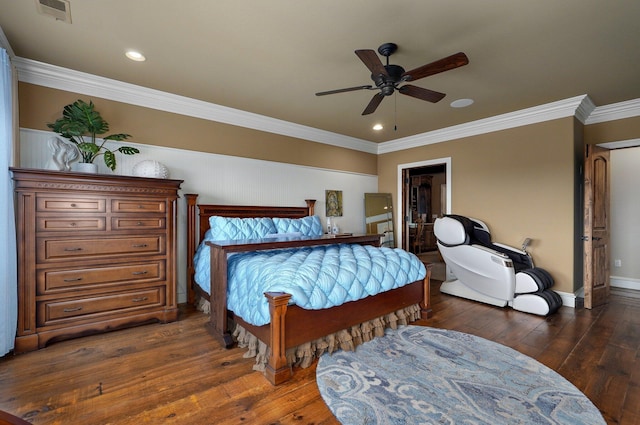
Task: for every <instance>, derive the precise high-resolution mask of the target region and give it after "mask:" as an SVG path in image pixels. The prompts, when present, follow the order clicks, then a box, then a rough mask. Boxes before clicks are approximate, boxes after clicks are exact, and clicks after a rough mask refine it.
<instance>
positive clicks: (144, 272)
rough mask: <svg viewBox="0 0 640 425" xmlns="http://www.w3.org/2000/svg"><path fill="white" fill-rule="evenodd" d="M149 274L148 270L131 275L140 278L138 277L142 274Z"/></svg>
mask: <svg viewBox="0 0 640 425" xmlns="http://www.w3.org/2000/svg"><path fill="white" fill-rule="evenodd" d="M147 273H148V272H147V271H146V270H143V271H141V272H133V273H131V274H132V275H134V276H138V275H141V274H147Z"/></svg>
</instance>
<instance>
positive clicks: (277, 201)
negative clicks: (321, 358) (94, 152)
mask: <svg viewBox="0 0 640 425" xmlns="http://www.w3.org/2000/svg"><path fill="white" fill-rule="evenodd" d="M51 137H55V133H51V132H47V131H40V130H31V129H21V130H20V166H21V167H25V168H45V166H46V164H47V162H48V161H49V158H50V156H51V153H50V151H49V148H48V144H47V141H48V140H49V138H51ZM123 144H124V145H127V146H134V147H137V148H138V149H140V154H137V155H132V156H127V155H122V154H117V161H118V166H117V168H116V171H115V172H112V171H111V170H109V169H108V168H106V166H105V165H104V162H102V159H101V158H98V160H97V161H96V163H97V164H98V172H99V173H105V174H111V173H113V174H118V175H132V170H133V167H134V166H135V165H136V164H137V163H138V162H140V161H143V160H146V159H154V160H156V161H159V162H161V163H163V164H165V165H166V166H167V167H168V168H169V171H170V176H169V178H172V179H179V180H184V183H183V184H182V190H181V193H198V194H199V195H200V196H199V198H198V200H199V201H200V202H201V203H208V204H214V203H215V204H236V205H299V206H304V205H305V203H304V200H305V199H316V200H317V203H316V215H318V216H319V217H320V218H321V220H322V222H323V223H325V190H341V191H342V200H343V212H344V216H343V217H338V218H335V219H334V220H335V221H336V222H337V224H338V226H339V227H340V231H341V232H353V233H363V232H364V231H365V224H364V194H365V193H373V192H377V191H378V177H377V176H373V175H366V174H358V173H349V172H344V171H335V170H327V169H320V168H314V167H305V166H299V165H292V164H285V163H279V162H271V161H261V160H255V159H247V158H239V157H233V156H225V155H216V154H210V153H203V152H195V151H188V150H181V149H174V148H165V147H159V146H151V145H140V144H135V143H123ZM118 145H119V144H118V143H115V142H114V143H110V144H109V146H111V147H113V146H115V147H117V146H118ZM178 253H179V255H178V302H186V261H187V259H186V205H185V203H184V198H181V199H180V202H179V204H178Z"/></svg>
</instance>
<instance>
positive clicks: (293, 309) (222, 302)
mask: <svg viewBox="0 0 640 425" xmlns="http://www.w3.org/2000/svg"><path fill="white" fill-rule="evenodd" d="M185 197H186V200H187V208H188V211H187V255H188V258H187V273H188V279H187V296H188V301H189V303H194V302H195V296H196V293H197V294H198V295H200V296H201V297H203V298H205V299H207V300H209V302H210V305H211V319H210V323H209V324H210V327H211V330H212V331H213V333H214V335H216V336H218V337H220V338H221V339H222V341H223V342H224V344H225V346H227V347H231V346H232V345H233V340H232V337H231V333H230V330H229V329H228V321H229V319H233V320H234V321H235V322H236V323H238V324H240V325H241V326H243V327H244V328H245V329H246V330H247V331H249V332H250V333H252V334H253V335H255V336H256V337H257V338H258V339H259V340H261V341H262V342H264V343H265V344H266V345H267V346H268V347H269V348H270V354H269V358H268V362H267V365H266V368H265V376H266V377H267V379H268V380H269V382H271V383H272V384H273V385H278V384H280V383H282V382H284V381H286V380H287V379H289V378H290V377H291V375H292V370H291V367H290V365H289V364H288V363H287V359H286V355H285V353H286V350H287V349H289V348H292V347H296V346H298V345H301V344H303V343H306V342H309V341H313V340H315V339H318V338H321V337H324V336H326V335H329V334H332V333H335V332H338V331H340V330H343V329H348V328H350V327H351V326H355V325H358V324H360V323H364V322H366V321H368V320H372V319H375V318H377V317H381V316H384V315H386V314H389V313H393V312H395V311H397V310H400V309H403V308H406V307H409V306H411V305H414V304H419V305H420V316H421V318H422V319H427V318H429V317H431V314H432V312H431V306H430V300H429V279H430V275H431V268H430V267H429V266H427V275H426V276H425V278H424V279H423V280H419V281H416V282H413V283H411V284H409V285H405V286H403V287H401V288H398V289H394V290H391V291H387V292H385V293H382V294H379V295H376V296H371V297H367V298H364V299H362V300H358V301H352V302H348V303H346V304H343V305H341V306H337V307H333V308H330V309H323V310H305V309H302V308H300V307H297V306H295V305H288V303H289V299H290V298H291V295H290V294H286V293H266V294H265V296H266V297H267V300H268V302H269V311H270V315H271V322H270V323H269V324H267V325H264V326H254V325H251V324H249V323H247V322H245V321H244V320H243V319H242V318H241V317H239V316H235V315H234V314H233V312H232V311H228V310H227V308H226V284H227V282H226V280H227V254H228V253H229V252H242V251H253V250H261V249H275V248H287V247H294V246H310V245H326V244H331V243H336V238H332V237H330V236H328V235H325V236H323V237H319V238H309V239H304V240H297V241H286V242H282V241H276V240H274V239H264V240H262V241H251V242H250V243H249V242H248V241H239V242H237V241H236V242H234V241H228V242H224V243H215V244H212V243H210V242H208V244H209V246H210V247H211V268H212V270H211V293H212V296H211V297H209V295H208V294H207V293H205V292H204V291H202V290H201V289H200V287H199V286H198V285H197V284H196V283H195V282H194V279H193V278H194V274H195V269H194V266H193V257H194V255H195V252H196V249H197V247H198V244H199V243H200V241H201V240H202V239H203V238H204V234H205V232H206V231H207V230H208V229H209V217H211V216H213V215H217V216H223V217H241V218H248V217H283V218H301V217H305V216H307V215H314V205H315V200H306V202H307V206H306V207H273V206H239V205H197V204H196V200H197V197H198V195H197V194H186V195H185ZM340 242H341V243H342V242H344V243H360V244H369V245H375V246H379V244H380V235H360V236H350V237H345V238H342V237H340Z"/></svg>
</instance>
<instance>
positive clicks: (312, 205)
mask: <svg viewBox="0 0 640 425" xmlns="http://www.w3.org/2000/svg"><path fill="white" fill-rule="evenodd" d="M304 201H305V202H306V203H307V208H308V209H309V214H308V215H314V214H315V209H316V200H315V199H305V200H304Z"/></svg>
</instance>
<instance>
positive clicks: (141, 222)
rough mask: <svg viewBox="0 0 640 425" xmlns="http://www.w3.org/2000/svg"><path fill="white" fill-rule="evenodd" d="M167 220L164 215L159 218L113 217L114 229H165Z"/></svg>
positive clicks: (112, 224) (112, 227)
mask: <svg viewBox="0 0 640 425" xmlns="http://www.w3.org/2000/svg"><path fill="white" fill-rule="evenodd" d="M166 223H167V220H166V219H165V218H164V217H157V218H153V217H152V218H147V217H145V218H135V217H112V218H111V229H112V230H143V229H151V230H163V229H165V228H166Z"/></svg>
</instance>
